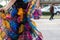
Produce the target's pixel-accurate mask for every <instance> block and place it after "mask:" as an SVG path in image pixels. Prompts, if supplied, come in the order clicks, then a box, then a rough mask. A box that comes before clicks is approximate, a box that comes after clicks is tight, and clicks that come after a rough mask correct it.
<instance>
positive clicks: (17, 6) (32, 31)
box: [0, 0, 43, 40]
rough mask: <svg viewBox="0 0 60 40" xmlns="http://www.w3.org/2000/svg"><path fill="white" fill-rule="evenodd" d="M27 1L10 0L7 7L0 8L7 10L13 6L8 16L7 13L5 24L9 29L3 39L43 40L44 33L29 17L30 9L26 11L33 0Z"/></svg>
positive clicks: (0, 9)
mask: <svg viewBox="0 0 60 40" xmlns="http://www.w3.org/2000/svg"><path fill="white" fill-rule="evenodd" d="M25 1H26V0H10V2H9V3H8V4H7V5H6V6H5V7H3V8H0V12H1V11H2V12H3V11H4V12H5V11H7V10H8V9H9V8H11V7H12V10H11V11H10V12H9V13H8V14H7V16H6V15H5V16H6V17H5V18H4V20H3V26H4V27H5V28H6V29H7V30H6V35H5V37H4V38H2V40H42V38H43V36H42V33H41V32H40V31H39V30H37V28H36V27H35V26H34V25H33V24H32V21H31V20H30V18H29V17H28V16H29V15H28V11H26V9H27V6H28V4H29V2H31V1H32V0H30V1H29V2H25ZM29 7H30V6H29ZM28 9H29V8H28ZM3 15H4V13H3ZM2 18H3V17H2ZM34 38H35V39H34Z"/></svg>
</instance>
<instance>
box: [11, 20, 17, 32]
mask: <svg viewBox="0 0 60 40" xmlns="http://www.w3.org/2000/svg"><path fill="white" fill-rule="evenodd" d="M10 25H11V28H12V30H13V31H15V32H16V31H17V28H18V24H17V23H16V22H14V21H13V20H12V21H10Z"/></svg>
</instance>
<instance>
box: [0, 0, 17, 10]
mask: <svg viewBox="0 0 60 40" xmlns="http://www.w3.org/2000/svg"><path fill="white" fill-rule="evenodd" d="M15 2H16V0H10V2H9V3H8V4H7V5H6V6H5V7H3V8H0V10H4V11H6V10H8V9H9V8H10V7H11V6H12V5H13V4H14V3H15Z"/></svg>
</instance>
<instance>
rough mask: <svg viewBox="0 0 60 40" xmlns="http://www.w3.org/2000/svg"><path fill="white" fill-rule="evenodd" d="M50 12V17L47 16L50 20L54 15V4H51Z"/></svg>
mask: <svg viewBox="0 0 60 40" xmlns="http://www.w3.org/2000/svg"><path fill="white" fill-rule="evenodd" d="M50 13H51V17H50V18H49V20H52V19H53V17H54V4H52V5H51V7H50Z"/></svg>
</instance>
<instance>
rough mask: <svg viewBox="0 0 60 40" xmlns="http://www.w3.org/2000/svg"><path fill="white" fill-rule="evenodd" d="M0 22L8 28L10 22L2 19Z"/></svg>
mask: <svg viewBox="0 0 60 40" xmlns="http://www.w3.org/2000/svg"><path fill="white" fill-rule="evenodd" d="M2 24H3V26H4V27H5V28H7V29H10V24H9V22H8V21H7V20H3V21H2Z"/></svg>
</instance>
